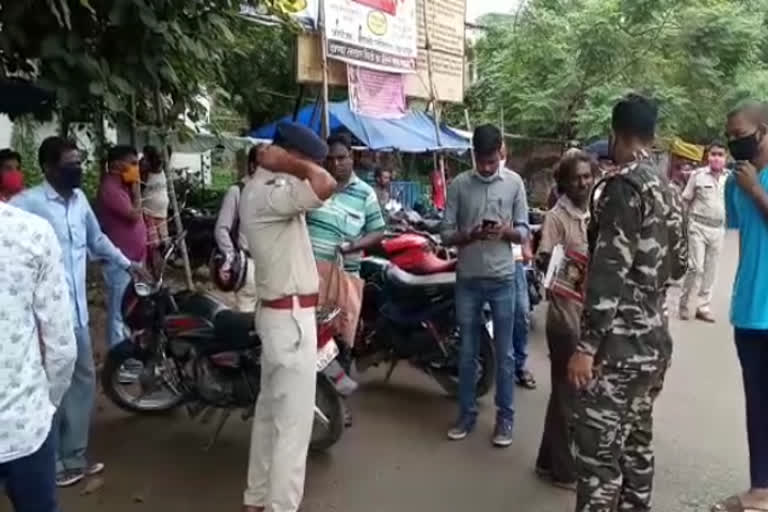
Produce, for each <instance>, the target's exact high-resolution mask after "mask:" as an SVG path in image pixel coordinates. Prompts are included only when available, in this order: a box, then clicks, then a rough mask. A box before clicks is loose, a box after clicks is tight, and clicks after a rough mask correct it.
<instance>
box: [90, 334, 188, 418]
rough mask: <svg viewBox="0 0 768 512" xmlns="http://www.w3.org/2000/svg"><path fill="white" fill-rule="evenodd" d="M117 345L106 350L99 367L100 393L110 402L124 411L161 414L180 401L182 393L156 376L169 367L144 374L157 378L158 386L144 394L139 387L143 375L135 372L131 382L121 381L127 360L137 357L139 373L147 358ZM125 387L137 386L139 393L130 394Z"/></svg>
mask: <svg viewBox="0 0 768 512" xmlns="http://www.w3.org/2000/svg"><path fill="white" fill-rule="evenodd" d="M124 343H126V342H124ZM117 348H118V347H116V349H113V350H110V351H109V354H108V355H107V359H106V361H105V362H104V367H103V368H102V370H101V387H102V389H103V390H104V394H105V395H107V398H109V400H110V401H111V402H112V403H113V404H115V405H116V406H118V407H119V408H120V409H123V410H124V411H127V412H132V413H139V414H163V413H167V412H168V411H171V410H173V409H175V408H176V407H178V406H179V405H181V403H182V402H183V401H184V396H183V395H180V394H177V393H176V392H174V391H173V390H172V389H171V388H170V387H169V386H168V385H167V384H165V383H164V382H162V377H161V376H160V375H161V374H162V372H170V371H172V369H171V368H160V369H159V371H160V374H158V375H157V376H156V377H152V376H150V377H148V378H150V379H152V378H155V379H157V380H158V382H157V386H158V389H157V390H156V391H153V393H152V394H147V393H146V391H145V390H143V389H142V387H143V386H142V384H141V382H140V381H141V380H142V379H146V378H147V377H146V376H139V377H137V378H136V381H135V382H132V383H127V382H121V381H122V380H123V377H124V375H125V373H124V372H125V366H126V363H127V362H128V361H129V360H131V359H136V360H139V361H141V363H142V364H143V368H142V370H141V373H142V374H143V373H144V372H146V371H147V370H146V368H147V366H146V365H147V364H149V363H150V362H151V361H150V360H149V359H147V358H146V357H145V358H142V357H140V356H139V355H138V354H137V353H136V352H134V351H131V350H125V349H124V347H119V348H120V349H117ZM143 359H144V360H143ZM157 364H159V363H157ZM156 373H157V372H156ZM129 387H130V388H133V389H137V388H138V390H139V391H140V394H139V395H138V396H133V395H134V394H133V393H131V392H130V391H129V389H128V388H129ZM153 397H154V398H153Z"/></svg>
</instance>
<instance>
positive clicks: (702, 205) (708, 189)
mask: <svg viewBox="0 0 768 512" xmlns="http://www.w3.org/2000/svg"><path fill="white" fill-rule="evenodd" d="M726 181H728V171H726V170H723V171H722V172H720V173H717V174H713V173H712V171H711V170H710V169H709V167H702V168H700V169H696V170H695V171H694V172H693V174H692V175H691V177H690V178H688V183H687V184H686V186H685V190H683V193H682V197H683V199H684V200H685V201H687V202H688V203H689V204H690V213H692V214H694V215H699V216H701V217H704V218H706V219H710V220H713V221H724V220H725V182H726Z"/></svg>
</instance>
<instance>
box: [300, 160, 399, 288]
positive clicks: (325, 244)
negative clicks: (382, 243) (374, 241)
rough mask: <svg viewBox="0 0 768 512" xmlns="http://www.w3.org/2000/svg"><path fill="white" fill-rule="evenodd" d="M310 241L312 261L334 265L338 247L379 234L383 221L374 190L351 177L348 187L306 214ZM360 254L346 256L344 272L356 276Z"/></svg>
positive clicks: (355, 177) (382, 227)
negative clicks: (332, 262) (313, 257)
mask: <svg viewBox="0 0 768 512" xmlns="http://www.w3.org/2000/svg"><path fill="white" fill-rule="evenodd" d="M307 227H308V228H309V238H310V240H311V241H312V250H313V251H314V253H315V259H317V260H323V261H336V257H337V256H336V254H337V250H338V247H339V246H340V245H341V244H342V243H344V242H354V241H357V240H359V239H360V238H362V237H363V236H365V235H369V234H371V233H375V232H376V231H381V230H383V229H384V227H385V223H384V217H383V216H382V214H381V209H380V208H379V202H378V200H377V199H376V192H374V190H373V187H371V186H370V185H368V184H367V183H365V182H364V181H363V180H361V179H360V178H358V177H357V176H355V175H354V174H352V177H351V178H350V179H349V182H348V183H347V185H346V186H345V187H344V188H343V189H341V190H339V191H337V192H336V193H335V194H334V195H333V196H331V198H330V199H328V200H327V201H326V202H325V204H323V206H322V207H320V208H318V209H317V210H313V211H311V212H309V213H308V214H307ZM361 257H362V255H361V254H359V253H358V254H347V255H346V256H345V257H344V270H346V271H347V272H353V273H357V272H358V271H359V270H360V260H361Z"/></svg>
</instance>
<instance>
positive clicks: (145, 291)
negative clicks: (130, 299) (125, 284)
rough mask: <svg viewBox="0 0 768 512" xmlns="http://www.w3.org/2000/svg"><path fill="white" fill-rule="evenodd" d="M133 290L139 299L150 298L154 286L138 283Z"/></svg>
mask: <svg viewBox="0 0 768 512" xmlns="http://www.w3.org/2000/svg"><path fill="white" fill-rule="evenodd" d="M133 290H134V291H135V292H136V295H138V296H139V297H149V296H150V295H152V285H151V284H149V283H140V282H136V283H134V284H133Z"/></svg>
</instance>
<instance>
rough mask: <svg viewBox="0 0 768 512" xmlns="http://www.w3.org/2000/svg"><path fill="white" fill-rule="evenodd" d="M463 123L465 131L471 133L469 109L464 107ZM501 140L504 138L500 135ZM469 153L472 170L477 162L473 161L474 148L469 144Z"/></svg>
mask: <svg viewBox="0 0 768 512" xmlns="http://www.w3.org/2000/svg"><path fill="white" fill-rule="evenodd" d="M464 121H465V122H466V123H467V131H468V132H469V133H472V123H471V122H470V120H469V109H468V108H466V107H465V108H464ZM503 138H504V136H503V135H502V140H503ZM469 152H470V154H471V155H472V168H473V169H476V168H477V162H476V161H475V147H474V146H473V145H472V144H471V143H470V145H469Z"/></svg>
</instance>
